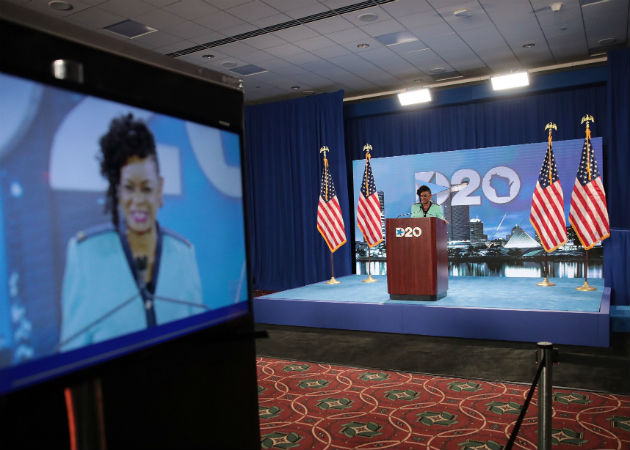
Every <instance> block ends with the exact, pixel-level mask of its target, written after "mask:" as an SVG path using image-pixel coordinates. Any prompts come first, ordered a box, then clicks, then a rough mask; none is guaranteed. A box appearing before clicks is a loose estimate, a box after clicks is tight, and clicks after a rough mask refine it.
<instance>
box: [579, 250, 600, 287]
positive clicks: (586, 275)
mask: <svg viewBox="0 0 630 450" xmlns="http://www.w3.org/2000/svg"><path fill="white" fill-rule="evenodd" d="M575 290H576V291H582V292H587V291H596V290H597V288H596V287H593V286H591V285H590V284H588V250H586V251H585V252H584V284H583V285H582V286H580V287H576V288H575Z"/></svg>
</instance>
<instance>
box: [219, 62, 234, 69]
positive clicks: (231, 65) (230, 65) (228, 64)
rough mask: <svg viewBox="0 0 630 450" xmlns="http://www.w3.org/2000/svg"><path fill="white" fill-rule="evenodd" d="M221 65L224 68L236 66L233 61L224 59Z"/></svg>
mask: <svg viewBox="0 0 630 450" xmlns="http://www.w3.org/2000/svg"><path fill="white" fill-rule="evenodd" d="M221 65H222V66H223V67H225V68H226V69H233V68H234V67H236V66H238V64H236V63H235V62H234V61H225V62H224V63H221Z"/></svg>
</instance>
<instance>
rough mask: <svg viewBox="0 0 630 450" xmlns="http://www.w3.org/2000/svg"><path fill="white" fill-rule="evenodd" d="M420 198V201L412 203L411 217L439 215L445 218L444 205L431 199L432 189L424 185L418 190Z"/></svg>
mask: <svg viewBox="0 0 630 450" xmlns="http://www.w3.org/2000/svg"><path fill="white" fill-rule="evenodd" d="M416 194H418V197H419V198H420V203H414V204H413V205H411V217H437V218H438V219H442V220H444V213H443V212H442V207H441V206H440V205H438V204H436V203H433V202H432V201H431V197H432V196H431V189H430V188H429V186H425V185H422V186H420V187H419V188H418V190H417V191H416Z"/></svg>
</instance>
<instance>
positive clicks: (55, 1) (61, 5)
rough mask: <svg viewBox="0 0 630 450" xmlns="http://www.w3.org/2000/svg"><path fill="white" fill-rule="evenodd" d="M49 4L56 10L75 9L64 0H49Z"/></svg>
mask: <svg viewBox="0 0 630 450" xmlns="http://www.w3.org/2000/svg"><path fill="white" fill-rule="evenodd" d="M48 6H49V7H51V8H52V9H54V10H55V11H70V10H72V9H74V6H72V5H71V4H70V3H68V2H64V1H62V0H51V1H49V2H48Z"/></svg>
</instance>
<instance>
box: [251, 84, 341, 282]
mask: <svg viewBox="0 0 630 450" xmlns="http://www.w3.org/2000/svg"><path fill="white" fill-rule="evenodd" d="M323 145H326V146H328V148H329V149H330V152H329V153H328V160H329V163H330V170H331V171H332V175H333V182H334V184H335V189H336V191H337V197H338V198H339V203H340V204H341V205H342V212H343V219H344V223H345V227H346V235H347V236H349V235H350V233H349V232H350V215H349V211H348V207H347V205H348V183H347V168H346V156H345V150H344V131H343V91H339V92H335V93H333V94H322V95H317V96H312V97H307V98H304V99H298V100H290V101H283V102H277V103H269V104H264V105H257V106H250V107H247V108H245V163H246V191H247V215H248V219H249V230H248V233H249V242H250V257H251V270H252V274H251V279H252V284H253V289H264V290H282V289H289V288H292V287H296V286H303V285H305V284H309V283H315V282H317V281H322V280H324V279H327V278H330V275H331V267H330V252H329V250H328V247H327V246H326V244H325V242H324V240H323V239H322V237H321V235H320V234H319V232H318V231H317V228H316V223H317V203H318V198H319V184H320V178H321V171H322V165H323V161H322V156H321V155H320V153H319V149H320V147H322V146H323ZM351 260H352V258H351V253H350V244H349V243H347V244H345V245H343V246H342V247H341V248H339V249H338V250H337V251H336V252H335V253H334V270H335V276H343V275H348V274H350V273H351Z"/></svg>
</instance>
